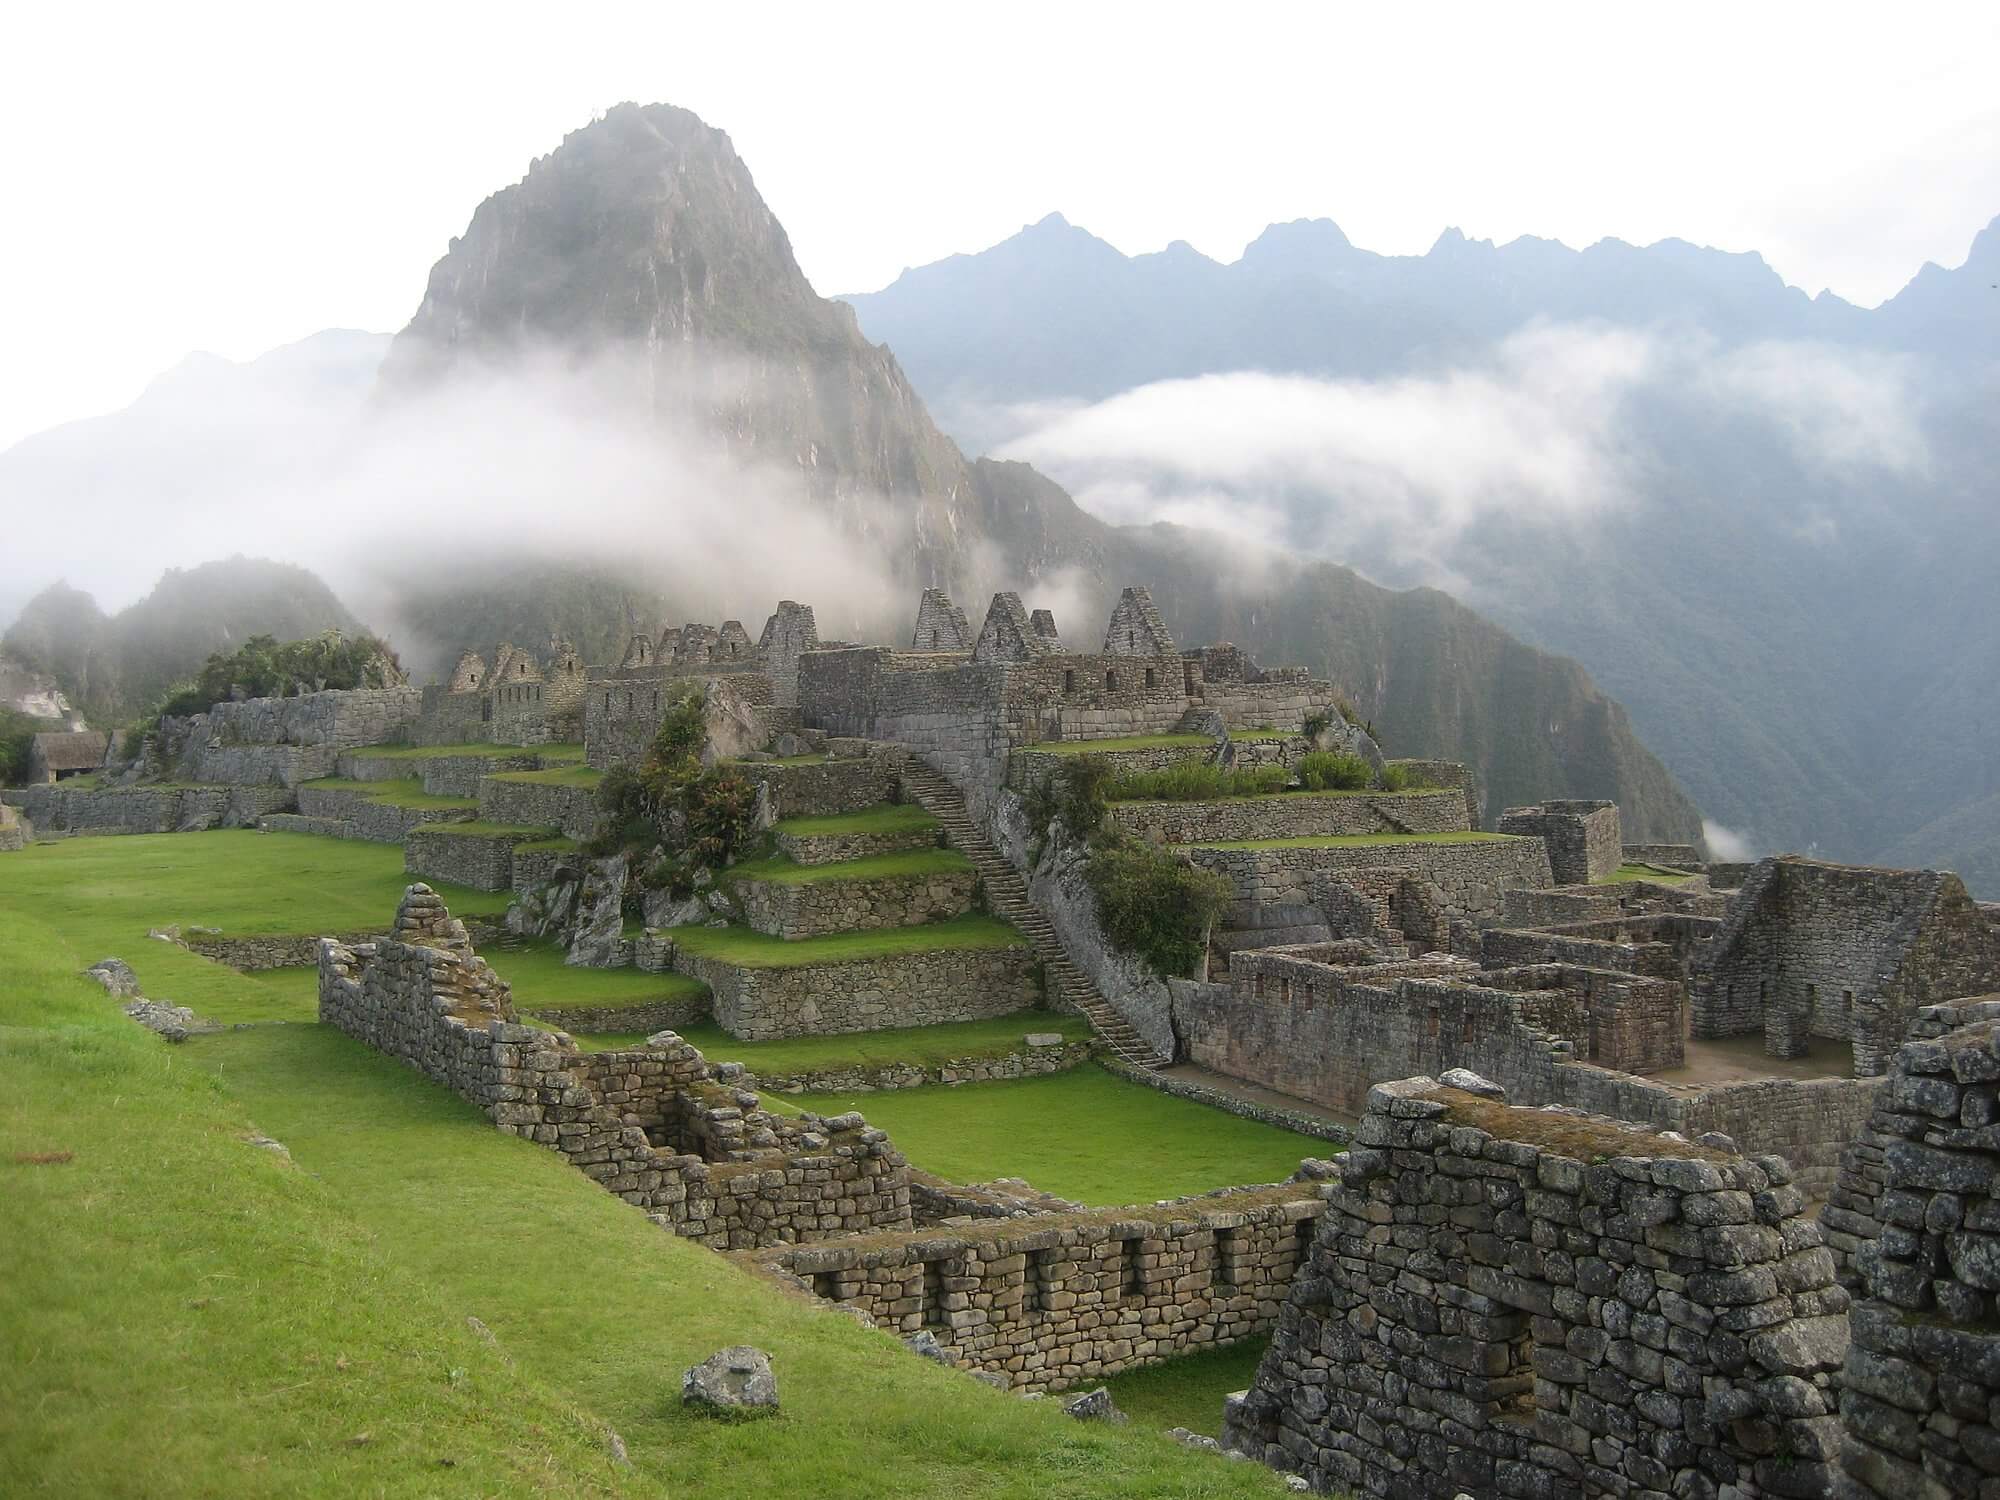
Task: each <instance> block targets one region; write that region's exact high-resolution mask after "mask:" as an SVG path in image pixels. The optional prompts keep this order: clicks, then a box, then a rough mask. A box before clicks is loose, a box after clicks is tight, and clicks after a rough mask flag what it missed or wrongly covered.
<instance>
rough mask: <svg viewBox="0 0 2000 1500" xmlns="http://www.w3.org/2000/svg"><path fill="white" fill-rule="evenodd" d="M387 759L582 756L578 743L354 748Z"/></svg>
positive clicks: (552, 758) (581, 748)
mask: <svg viewBox="0 0 2000 1500" xmlns="http://www.w3.org/2000/svg"><path fill="white" fill-rule="evenodd" d="M353 753H354V754H356V755H369V756H374V757H377V758H379V759H386V760H435V759H436V758H438V757H439V756H445V755H484V756H522V755H537V756H540V757H541V758H542V759H543V760H575V761H580V760H582V759H583V754H584V751H583V746H581V745H364V746H362V747H361V748H359V749H357V750H355V751H354V752H353Z"/></svg>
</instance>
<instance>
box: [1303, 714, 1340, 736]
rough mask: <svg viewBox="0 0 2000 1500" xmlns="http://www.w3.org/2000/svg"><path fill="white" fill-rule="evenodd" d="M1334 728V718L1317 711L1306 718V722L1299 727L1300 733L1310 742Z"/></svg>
mask: <svg viewBox="0 0 2000 1500" xmlns="http://www.w3.org/2000/svg"><path fill="white" fill-rule="evenodd" d="M1332 727H1333V717H1332V716H1331V715H1330V714H1325V713H1321V712H1318V711H1317V710H1315V711H1314V712H1312V713H1309V714H1307V715H1306V716H1305V720H1304V721H1303V722H1302V723H1301V724H1300V725H1299V733H1301V734H1303V735H1304V736H1305V737H1306V738H1307V739H1309V740H1316V739H1318V738H1319V737H1320V736H1321V735H1323V734H1325V733H1326V732H1327V730H1329V729H1331V728H1332Z"/></svg>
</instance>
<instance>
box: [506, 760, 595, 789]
mask: <svg viewBox="0 0 2000 1500" xmlns="http://www.w3.org/2000/svg"><path fill="white" fill-rule="evenodd" d="M492 775H493V779H494V780H495V781H525V782H527V783H528V784H529V785H531V786H581V787H595V786H596V785H597V784H598V783H599V782H600V781H602V780H604V773H603V772H602V771H599V770H596V769H595V768H593V767H591V766H585V765H574V766H551V767H549V768H548V769H547V770H544V771H495V772H493V773H492Z"/></svg>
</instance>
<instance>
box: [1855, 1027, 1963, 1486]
mask: <svg viewBox="0 0 2000 1500" xmlns="http://www.w3.org/2000/svg"><path fill="white" fill-rule="evenodd" d="M1947 1026H1949V1027H1950V1029H1945V1028H1946V1027H1947ZM1912 1033H1913V1036H1912V1039H1911V1040H1910V1041H1908V1042H1905V1043H1904V1044H1903V1045H1902V1046H1901V1048H1900V1049H1899V1050H1898V1051H1897V1052H1896V1054H1895V1061H1894V1067H1893V1070H1892V1071H1891V1073H1890V1075H1889V1078H1888V1081H1887V1083H1886V1085H1885V1086H1884V1089H1883V1110H1882V1112H1881V1114H1880V1115H1879V1116H1878V1117H1877V1120H1878V1124H1879V1126H1880V1129H1881V1135H1882V1139H1883V1146H1882V1150H1881V1156H1882V1162H1881V1166H1882V1181H1881V1184H1880V1193H1879V1197H1878V1198H1877V1200H1876V1208H1877V1211H1878V1213H1879V1215H1880V1224H1879V1230H1878V1233H1877V1234H1876V1235H1875V1236H1874V1237H1873V1238H1872V1239H1870V1240H1868V1241H1867V1242H1866V1243H1864V1244H1862V1245H1861V1246H1860V1247H1858V1249H1857V1252H1856V1254H1855V1256H1854V1261H1855V1267H1856V1270H1857V1271H1858V1274H1859V1280H1860V1284H1861V1297H1862V1300H1861V1301H1860V1302H1858V1303H1857V1304H1856V1306H1855V1308H1854V1315H1853V1320H1852V1322H1853V1332H1854V1340H1853V1343H1852V1345H1851V1346H1850V1348H1849V1349H1848V1352H1847V1363H1846V1367H1845V1369H1844V1371H1843V1372H1842V1379H1843V1384H1844V1386H1845V1390H1844V1391H1843V1393H1842V1396H1841V1416H1842V1418H1843V1420H1844V1421H1845V1423H1846V1427H1847V1434H1848V1440H1847V1447H1846V1451H1845V1453H1844V1454H1843V1458H1842V1467H1843V1469H1844V1472H1845V1476H1846V1479H1847V1480H1848V1482H1849V1485H1850V1488H1846V1489H1842V1490H1839V1491H1837V1492H1836V1493H1838V1494H1839V1495H1841V1496H1842V1497H1843V1500H1853V1497H1862V1496H1870V1495H1874V1496H1883V1497H1893V1500H1934V1497H1935V1500H1943V1497H1947V1496H1973V1495H1977V1496H1982V1497H1984V1496H1986V1495H1989V1494H1993V1493H1996V1492H2000V1478H1996V1477H1995V1476H1996V1475H2000V1301H1996V1293H2000V1192H1996V1189H2000V1131H1997V1130H1996V1128H1995V1127H1996V1122H2000V1082H1996V1080H2000V1001H1995V1000H1986V1001H1983V1002H1975V1003H1972V1004H1968V1005H1962V1006H1957V1007H1933V1008H1927V1009H1925V1010H1920V1011H1919V1012H1918V1013H1917V1017H1916V1024H1915V1025H1913V1027H1912ZM1919 1033H1928V1034H1919Z"/></svg>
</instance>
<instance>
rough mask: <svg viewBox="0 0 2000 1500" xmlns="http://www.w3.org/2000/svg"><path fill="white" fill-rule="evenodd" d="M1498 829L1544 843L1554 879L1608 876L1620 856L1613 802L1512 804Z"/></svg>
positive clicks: (1578, 881)
mask: <svg viewBox="0 0 2000 1500" xmlns="http://www.w3.org/2000/svg"><path fill="white" fill-rule="evenodd" d="M1500 831H1501V832H1502V833H1517V834H1521V835H1523V836H1524V837H1528V838H1539V839H1541V840H1542V841H1543V842H1544V843H1546V844H1547V845H1548V846H1549V870H1550V873H1551V875H1552V876H1553V877H1554V880H1555V883H1556V884H1557V885H1589V884H1591V883H1593V882H1595V881H1599V880H1606V879H1609V878H1610V877H1611V876H1612V875H1615V874H1616V873H1617V871H1618V866H1619V863H1620V862H1621V860H1622V859H1623V858H1624V844H1623V842H1622V837H1621V834H1620V831H1619V822H1618V807H1617V804H1616V803H1612V802H1582V801H1572V802H1543V803H1539V804H1537V805H1536V806H1533V807H1510V808H1508V809H1507V811H1506V812H1505V813H1504V814H1502V815H1501V818H1500Z"/></svg>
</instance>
